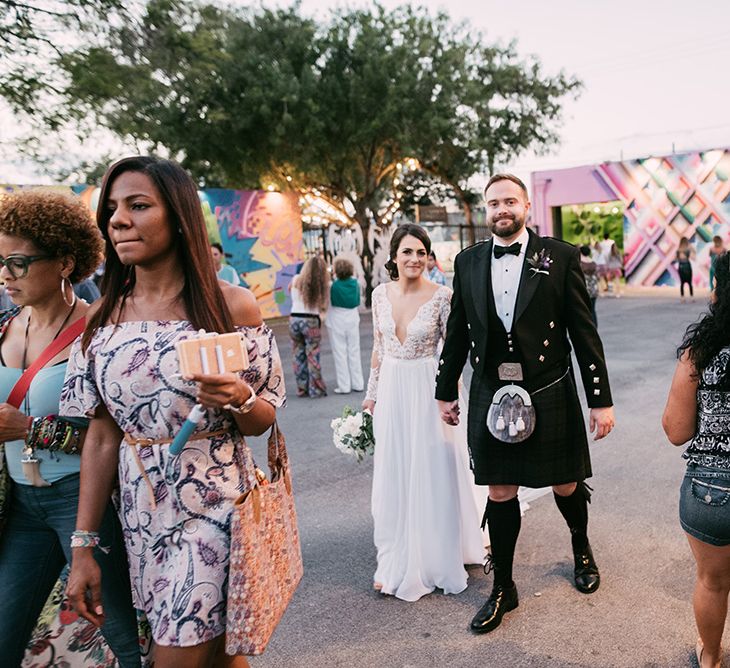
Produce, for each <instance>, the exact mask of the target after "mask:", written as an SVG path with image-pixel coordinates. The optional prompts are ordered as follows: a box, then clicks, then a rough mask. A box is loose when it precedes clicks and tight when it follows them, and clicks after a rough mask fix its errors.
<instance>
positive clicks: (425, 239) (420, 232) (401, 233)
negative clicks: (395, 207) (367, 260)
mask: <svg viewBox="0 0 730 668" xmlns="http://www.w3.org/2000/svg"><path fill="white" fill-rule="evenodd" d="M404 237H416V239H418V240H419V241H420V242H421V243H422V244H423V245H424V246H425V247H426V255H428V254H429V253H430V252H431V239H430V238H429V236H428V234H426V230H424V229H423V228H422V227H421V226H420V225H414V224H413V223H406V224H405V225H400V226H399V227H397V228H396V230H395V232H393V236H392V237H390V253H389V256H388V261H387V262H386V263H385V268H386V269H387V270H388V274H389V275H390V278H391V280H393V281H397V280H398V265H397V264H396V263H395V256H396V255H397V254H398V249H399V248H400V242H401V241H403V238H404Z"/></svg>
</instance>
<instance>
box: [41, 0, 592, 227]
mask: <svg viewBox="0 0 730 668" xmlns="http://www.w3.org/2000/svg"><path fill="white" fill-rule="evenodd" d="M77 1H81V0H77ZM97 1H111V0H97ZM56 62H57V64H58V65H59V66H60V68H61V71H62V72H63V73H64V77H63V79H64V81H65V85H64V87H63V90H62V93H61V100H62V104H61V105H60V106H58V107H57V108H56V110H55V112H54V113H55V116H53V115H52V116H51V117H52V118H53V119H54V122H55V123H57V124H58V123H60V122H62V121H66V122H70V123H74V122H77V121H80V120H82V119H83V120H88V119H89V118H92V119H94V120H95V121H96V122H97V123H98V124H100V125H101V126H103V127H106V128H108V129H109V130H110V131H111V132H113V133H114V134H115V135H117V136H118V137H120V138H122V139H125V140H129V141H131V140H134V141H135V142H136V143H137V145H139V144H140V143H142V144H143V145H144V146H145V147H147V148H148V150H150V151H155V152H161V153H164V154H167V155H170V156H172V157H174V158H176V159H178V160H179V161H180V162H182V164H183V165H184V166H185V167H186V168H188V169H189V170H190V171H191V172H192V173H193V174H194V175H195V177H196V178H197V179H198V180H199V182H200V183H201V185H207V186H228V187H238V188H241V187H270V188H273V187H276V188H278V189H281V190H286V189H297V190H299V191H300V192H302V193H307V192H312V193H316V194H317V197H318V201H320V202H322V201H324V202H326V205H325V209H326V212H325V213H323V214H322V215H323V216H325V217H330V218H332V219H334V220H336V221H338V222H340V223H351V222H357V223H358V224H360V225H361V226H362V227H363V228H367V227H368V226H369V225H371V224H376V225H378V224H384V223H387V222H389V221H390V220H391V219H392V217H393V215H394V212H395V210H396V209H397V208H398V207H399V206H400V201H401V199H402V198H403V197H404V193H406V195H408V190H407V184H408V183H409V182H410V183H411V184H412V183H413V177H412V175H411V178H406V174H405V172H407V171H408V169H409V168H410V170H411V172H413V171H421V172H422V177H420V178H419V179H418V180H419V183H421V184H427V183H429V182H431V183H436V182H440V183H443V184H445V185H446V186H447V188H448V190H449V192H453V193H454V195H455V197H456V198H457V199H458V200H459V201H460V202H461V204H462V205H463V206H464V208H465V211H466V212H467V215H468V214H469V211H470V209H469V207H470V205H471V204H472V203H473V202H474V201H475V200H476V198H477V194H476V193H474V192H472V191H471V190H470V188H469V184H468V182H469V179H470V177H472V176H473V175H474V174H476V173H479V172H481V171H485V170H489V171H491V170H492V169H493V168H494V166H495V164H497V163H500V162H503V161H506V160H509V159H511V158H514V157H515V156H516V155H518V154H519V153H520V152H522V151H525V150H527V149H540V148H545V147H547V146H549V145H550V144H552V143H554V142H555V141H556V140H557V134H556V132H557V130H556V129H557V127H558V124H559V120H560V114H561V109H562V103H563V100H564V99H565V97H566V96H568V95H574V94H576V93H577V92H578V90H579V88H580V83H579V82H578V81H577V80H576V79H575V78H573V77H570V76H568V75H566V74H564V73H562V72H561V73H558V74H556V75H548V74H546V73H545V72H544V71H543V69H542V67H541V65H540V63H539V62H538V61H537V60H536V59H534V58H532V59H529V58H528V59H526V60H524V59H521V58H520V57H519V56H518V54H517V51H516V47H515V45H513V44H509V45H506V46H500V45H490V44H487V43H486V42H485V39H484V36H483V35H481V34H479V33H476V32H472V31H470V30H469V27H468V26H467V25H465V24H459V23H455V22H453V21H452V20H451V19H450V18H449V16H448V15H447V14H445V13H438V14H435V15H434V14H431V13H429V12H428V11H427V10H425V9H423V8H420V7H414V6H408V5H403V6H400V7H397V8H396V9H393V10H386V9H385V8H384V7H382V6H380V5H378V4H374V5H372V6H370V7H369V8H367V9H364V8H361V9H349V8H348V9H339V10H337V11H335V12H333V13H332V14H331V15H330V16H329V17H328V18H327V19H326V20H325V21H323V22H320V23H317V22H315V21H314V20H313V19H311V18H308V17H306V16H304V15H302V13H301V11H300V9H299V7H298V6H296V5H295V6H293V7H291V8H288V9H275V10H272V9H265V8H256V9H250V8H249V9H234V8H226V7H221V6H218V5H212V4H204V3H201V2H195V1H191V0H150V2H149V3H148V4H147V6H146V10H145V14H144V16H143V17H141V19H139V20H134V21H133V20H124V21H120V22H119V23H118V25H115V26H109V29H108V33H106V39H100V40H96V41H95V42H94V43H93V44H91V45H88V46H83V47H81V48H78V49H76V50H74V51H72V52H71V53H64V54H60V55H59V56H58V57H57V59H56ZM307 201H309V200H305V204H306V202H307ZM404 201H405V200H404Z"/></svg>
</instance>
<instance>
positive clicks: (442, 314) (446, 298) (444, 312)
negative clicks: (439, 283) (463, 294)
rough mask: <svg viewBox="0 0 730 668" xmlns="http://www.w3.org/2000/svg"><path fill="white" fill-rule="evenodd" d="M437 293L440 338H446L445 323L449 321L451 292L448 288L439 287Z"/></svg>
mask: <svg viewBox="0 0 730 668" xmlns="http://www.w3.org/2000/svg"><path fill="white" fill-rule="evenodd" d="M441 293H442V294H440V295H439V330H440V332H441V340H442V341H443V340H444V339H446V324H447V323H448V321H449V313H451V297H452V295H453V293H452V292H451V289H450V288H447V287H445V286H444V287H443V288H441Z"/></svg>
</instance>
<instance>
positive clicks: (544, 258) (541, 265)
mask: <svg viewBox="0 0 730 668" xmlns="http://www.w3.org/2000/svg"><path fill="white" fill-rule="evenodd" d="M552 263H553V259H552V258H551V257H550V251H549V250H547V249H546V248H541V249H540V252H538V253H535V254H534V255H533V256H532V257H530V258H527V264H529V265H530V271H531V272H532V275H533V276H537V275H538V274H545V276H549V275H550V265H551V264H552Z"/></svg>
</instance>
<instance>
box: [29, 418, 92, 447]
mask: <svg viewBox="0 0 730 668" xmlns="http://www.w3.org/2000/svg"><path fill="white" fill-rule="evenodd" d="M80 442H81V430H80V429H79V428H78V427H76V426H74V425H73V424H71V423H70V422H68V421H66V420H64V419H63V418H60V417H58V416H57V415H47V416H46V417H36V418H33V421H32V422H31V424H30V428H29V429H28V434H27V436H26V437H25V444H26V446H27V447H29V448H32V449H33V450H48V451H50V452H55V451H57V450H58V451H61V452H64V453H66V454H67V455H77V454H78V453H79V452H80V449H79V444H80Z"/></svg>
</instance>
